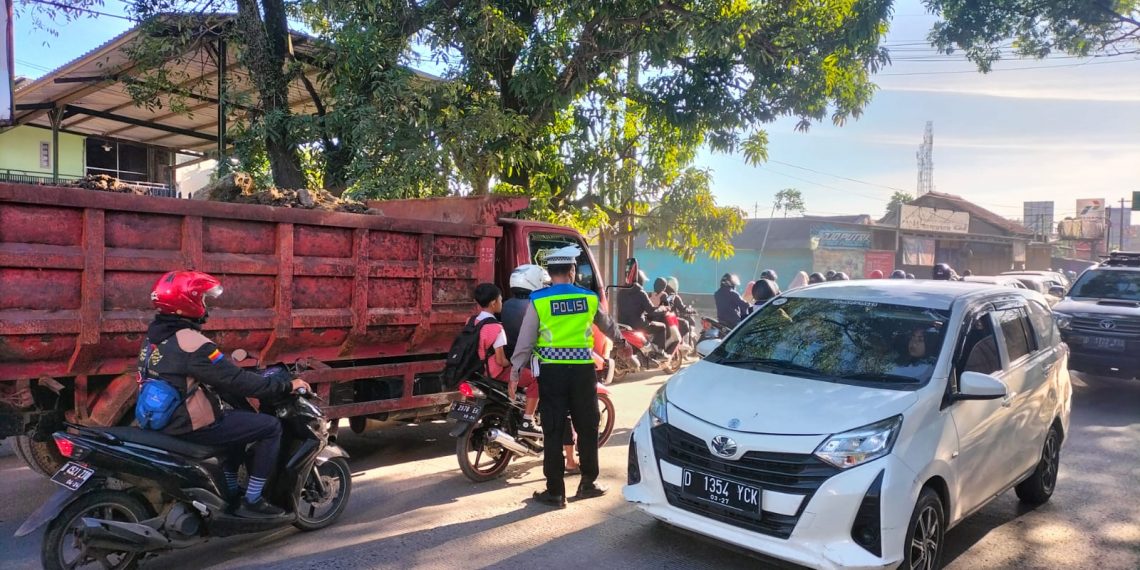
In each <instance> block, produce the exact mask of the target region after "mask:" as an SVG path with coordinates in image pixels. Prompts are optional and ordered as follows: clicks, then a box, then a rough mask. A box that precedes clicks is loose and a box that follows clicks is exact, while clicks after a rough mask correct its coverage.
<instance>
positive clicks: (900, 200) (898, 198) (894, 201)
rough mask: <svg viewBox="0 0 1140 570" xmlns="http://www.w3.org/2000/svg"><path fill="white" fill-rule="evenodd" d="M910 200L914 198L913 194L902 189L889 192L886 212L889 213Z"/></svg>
mask: <svg viewBox="0 0 1140 570" xmlns="http://www.w3.org/2000/svg"><path fill="white" fill-rule="evenodd" d="M911 200H914V196H913V195H911V194H910V193H907V192H903V191H902V190H895V193H894V194H891V199H890V201H888V202H887V214H888V215H890V214H891V213H893V212H894V211H895V210H898V208H899V206H901V205H903V204H907V203H909V202H910V201H911Z"/></svg>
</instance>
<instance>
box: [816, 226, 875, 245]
mask: <svg viewBox="0 0 1140 570" xmlns="http://www.w3.org/2000/svg"><path fill="white" fill-rule="evenodd" d="M811 248H812V249H820V248H822V249H870V248H871V232H870V231H868V230H859V229H853V228H845V227H841V226H833V225H816V226H812V227H811Z"/></svg>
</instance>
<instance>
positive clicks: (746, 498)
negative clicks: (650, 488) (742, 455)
mask: <svg viewBox="0 0 1140 570" xmlns="http://www.w3.org/2000/svg"><path fill="white" fill-rule="evenodd" d="M681 488H682V490H683V491H684V493H685V494H686V495H689V496H690V497H693V498H697V499H701V500H703V501H708V502H710V503H716V504H718V505H724V506H726V507H732V508H734V509H737V510H741V511H745V512H747V513H749V514H752V515H757V516H759V515H760V488H759V487H753V486H751V485H744V484H741V483H737V482H736V481H729V480H728V479H722V478H720V477H717V476H716V475H709V474H707V473H701V472H700V471H690V470H688V469H685V470H684V471H683V472H682V474H681Z"/></svg>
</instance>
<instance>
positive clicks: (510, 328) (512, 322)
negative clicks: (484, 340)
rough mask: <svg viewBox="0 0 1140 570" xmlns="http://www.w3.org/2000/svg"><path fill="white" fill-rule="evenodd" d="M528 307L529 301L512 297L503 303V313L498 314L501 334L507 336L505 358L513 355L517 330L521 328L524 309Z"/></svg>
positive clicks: (524, 314) (517, 334) (524, 313)
mask: <svg viewBox="0 0 1140 570" xmlns="http://www.w3.org/2000/svg"><path fill="white" fill-rule="evenodd" d="M529 306H530V299H520V298H518V297H512V298H510V299H507V300H506V301H505V302H504V303H503V312H501V313H499V322H501V323H503V332H504V333H506V335H507V346H506V347H504V348H503V350H504V351H506V355H507V358H510V356H511V355H512V354H514V353H515V341H517V340H518V339H519V329H520V328H522V322H523V317H525V316H526V308H527V307H529Z"/></svg>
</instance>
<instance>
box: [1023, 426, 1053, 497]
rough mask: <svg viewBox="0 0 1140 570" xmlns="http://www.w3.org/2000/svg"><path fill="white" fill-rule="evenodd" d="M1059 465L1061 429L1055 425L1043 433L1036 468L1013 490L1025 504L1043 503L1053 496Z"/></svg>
mask: <svg viewBox="0 0 1140 570" xmlns="http://www.w3.org/2000/svg"><path fill="white" fill-rule="evenodd" d="M1060 467H1061V430H1059V429H1057V426H1056V425H1053V426H1051V427H1050V428H1049V433H1047V434H1046V435H1045V445H1043V446H1042V448H1041V460H1040V461H1039V462H1038V463H1037V469H1034V470H1033V474H1032V475H1030V476H1029V478H1028V479H1026V480H1024V481H1022V482H1021V483H1018V484H1017V487H1014V492H1015V493H1017V498H1018V499H1020V500H1021V502H1022V503H1025V504H1027V505H1033V506H1037V505H1043V504H1045V503H1046V502H1048V501H1049V498H1050V497H1052V496H1053V490H1054V489H1055V488H1056V487H1057V473H1058V471H1059V470H1060Z"/></svg>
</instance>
